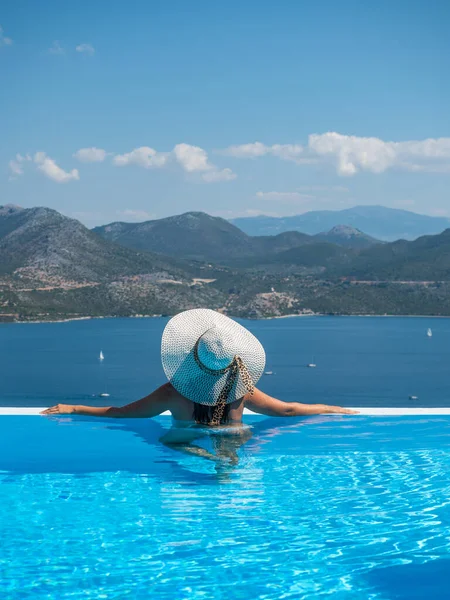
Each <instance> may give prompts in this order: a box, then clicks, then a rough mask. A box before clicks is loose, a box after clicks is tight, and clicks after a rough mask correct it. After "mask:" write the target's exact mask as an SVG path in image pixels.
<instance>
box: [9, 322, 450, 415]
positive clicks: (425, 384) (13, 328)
mask: <svg viewBox="0 0 450 600" xmlns="http://www.w3.org/2000/svg"><path fill="white" fill-rule="evenodd" d="M166 322H167V319H95V320H86V321H72V322H68V323H36V324H33V323H26V324H2V325H0V376H1V382H2V385H1V388H0V405H3V406H45V405H48V404H55V403H57V402H74V403H82V402H96V403H98V404H101V403H102V402H103V403H105V402H107V403H114V404H123V403H126V402H130V401H132V400H135V399H137V398H139V397H142V396H144V395H146V394H148V393H149V391H151V390H152V389H153V388H155V387H156V386H158V385H160V384H161V383H162V382H164V374H163V371H162V368H161V361H160V356H159V351H160V340H161V333H162V330H163V328H164V325H165V323H166ZM242 323H243V324H244V325H245V326H246V327H248V328H249V329H250V330H251V331H252V332H253V333H254V334H255V335H256V336H257V337H258V338H259V339H260V340H261V342H262V343H263V345H264V346H265V349H266V353H267V366H266V370H269V371H273V372H274V373H275V374H274V375H273V376H265V377H263V379H262V380H261V382H260V387H261V388H262V389H264V390H265V391H267V392H268V393H269V394H271V395H275V396H277V397H280V398H282V399H284V400H289V401H291V400H298V401H304V402H324V403H334V404H341V405H344V406H450V319H446V318H443V319H430V318H381V317H380V318H365V317H299V318H287V319H274V320H267V321H242ZM428 327H431V328H432V330H433V337H432V338H428V337H427V336H426V330H427V328H428ZM100 350H103V353H104V354H105V357H106V359H105V361H104V363H103V364H102V365H100V364H99V361H98V355H99V352H100ZM312 360H314V362H315V363H317V368H316V369H308V368H306V364H307V363H309V362H311V361H312ZM105 388H106V389H107V391H108V392H109V393H110V394H111V397H110V398H108V399H107V400H105V401H102V400H101V399H96V398H93V395H94V396H95V395H96V394H98V393H100V392H102V391H104V390H105ZM410 395H413V396H418V401H414V404H411V401H410V400H409V396H410Z"/></svg>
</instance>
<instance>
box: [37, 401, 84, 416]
mask: <svg viewBox="0 0 450 600" xmlns="http://www.w3.org/2000/svg"><path fill="white" fill-rule="evenodd" d="M75 409H76V406H75V405H74V404H56V405H55V406H51V407H50V408H46V409H45V410H43V411H42V412H41V413H40V414H41V415H71V414H73V413H74V412H76V410H75Z"/></svg>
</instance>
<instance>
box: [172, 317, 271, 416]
mask: <svg viewBox="0 0 450 600" xmlns="http://www.w3.org/2000/svg"><path fill="white" fill-rule="evenodd" d="M161 360H162V366H163V369H164V372H165V374H166V377H167V379H168V380H169V381H170V383H171V384H172V385H173V387H174V388H175V389H176V390H177V391H178V392H179V393H180V394H182V395H183V396H185V397H186V398H188V399H189V400H192V401H193V402H196V403H198V404H206V405H209V406H213V405H215V404H217V403H218V402H219V401H220V400H222V401H224V402H225V403H230V402H234V401H235V400H237V399H239V398H242V397H243V396H245V395H246V394H247V393H248V392H250V393H252V391H253V388H254V386H255V385H256V383H257V382H258V380H259V378H260V377H261V375H262V374H263V371H264V365H265V362H266V355H265V352H264V348H263V347H262V344H261V342H260V341H259V340H258V339H257V338H256V337H255V336H254V335H253V334H252V333H250V331H248V329H246V328H245V327H243V326H242V325H240V324H239V323H237V322H236V321H234V320H233V319H230V318H229V317H226V316H225V315H223V314H221V313H218V312H216V311H215V310H210V309H207V308H196V309H192V310H186V311H184V312H182V313H179V314H178V315H176V316H175V317H173V318H172V319H170V321H169V322H168V323H167V325H166V327H165V329H164V332H163V335H162V340H161Z"/></svg>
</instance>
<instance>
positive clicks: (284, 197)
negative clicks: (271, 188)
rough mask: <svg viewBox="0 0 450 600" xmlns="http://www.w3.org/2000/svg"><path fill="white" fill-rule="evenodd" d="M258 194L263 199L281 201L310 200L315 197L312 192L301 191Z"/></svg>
mask: <svg viewBox="0 0 450 600" xmlns="http://www.w3.org/2000/svg"><path fill="white" fill-rule="evenodd" d="M256 196H257V198H261V199H262V200H278V201H281V202H292V201H296V202H309V201H310V200H313V199H314V198H315V196H312V195H311V194H301V193H300V192H256Z"/></svg>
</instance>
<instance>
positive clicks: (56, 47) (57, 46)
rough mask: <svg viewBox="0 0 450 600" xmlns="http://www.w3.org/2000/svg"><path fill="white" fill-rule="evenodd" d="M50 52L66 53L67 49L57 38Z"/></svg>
mask: <svg viewBox="0 0 450 600" xmlns="http://www.w3.org/2000/svg"><path fill="white" fill-rule="evenodd" d="M48 53H49V54H59V55H62V54H65V53H66V51H65V50H64V48H63V47H62V46H61V44H60V43H59V42H58V40H55V41H54V42H53V44H52V45H51V46H50V48H49V49H48Z"/></svg>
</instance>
